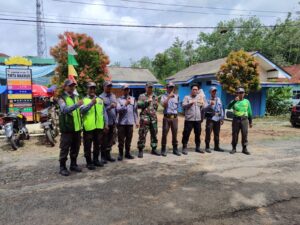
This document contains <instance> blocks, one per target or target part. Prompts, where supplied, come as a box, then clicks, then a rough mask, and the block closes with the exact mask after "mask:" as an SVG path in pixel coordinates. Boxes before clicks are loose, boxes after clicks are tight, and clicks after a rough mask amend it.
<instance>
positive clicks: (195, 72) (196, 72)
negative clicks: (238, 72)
mask: <svg viewBox="0 0 300 225" xmlns="http://www.w3.org/2000/svg"><path fill="white" fill-rule="evenodd" d="M225 61H226V58H222V59H216V60H213V61H209V62H204V63H197V64H195V65H192V66H190V67H188V68H186V69H184V70H181V71H179V72H178V73H176V74H174V75H173V76H171V77H168V78H167V80H171V79H172V81H173V82H179V81H187V80H189V79H191V78H192V77H193V76H201V75H209V74H215V73H217V72H218V70H219V69H220V66H221V65H222V64H223V63H225Z"/></svg>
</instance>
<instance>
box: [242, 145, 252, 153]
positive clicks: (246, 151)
mask: <svg viewBox="0 0 300 225" xmlns="http://www.w3.org/2000/svg"><path fill="white" fill-rule="evenodd" d="M242 153H244V154H245V155H250V152H249V151H248V149H247V146H243V151H242Z"/></svg>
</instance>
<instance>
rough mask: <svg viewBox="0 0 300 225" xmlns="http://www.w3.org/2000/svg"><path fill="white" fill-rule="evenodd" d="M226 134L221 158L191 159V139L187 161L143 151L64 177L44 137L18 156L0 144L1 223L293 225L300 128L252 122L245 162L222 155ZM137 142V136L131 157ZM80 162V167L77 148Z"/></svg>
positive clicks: (297, 210) (299, 213) (299, 211)
mask: <svg viewBox="0 0 300 225" xmlns="http://www.w3.org/2000/svg"><path fill="white" fill-rule="evenodd" d="M160 121H161V116H160ZM182 124H183V119H182V118H180V126H179V127H180V131H179V135H178V137H179V140H180V139H181V134H182V127H183V125H182ZM159 125H161V123H159ZM202 128H204V125H202ZM230 135H231V131H230V123H229V122H226V123H225V125H224V126H223V127H222V134H221V136H222V139H221V141H222V147H223V148H224V149H225V150H226V151H225V152H224V153H219V152H213V153H212V154H207V153H206V154H198V153H195V152H194V145H193V137H191V140H190V143H191V145H190V149H189V150H190V152H189V154H188V155H187V156H180V157H177V156H174V155H172V154H171V153H169V154H168V157H166V158H164V157H155V156H152V155H150V154H148V153H146V154H145V156H144V158H143V159H134V160H125V161H123V162H121V163H120V162H117V163H110V164H108V165H106V166H105V167H104V168H100V169H97V170H96V171H88V170H87V169H85V168H84V169H83V172H82V173H80V174H74V173H72V174H71V176H69V177H61V176H60V175H58V161H57V157H58V152H59V149H58V147H57V146H56V147H54V148H51V147H49V146H47V144H46V143H45V142H44V139H43V138H34V139H32V140H30V141H28V142H27V143H26V145H25V146H24V147H23V148H20V149H19V150H18V151H11V150H10V147H9V146H8V145H7V144H6V143H5V142H4V140H1V143H0V144H1V147H0V206H1V207H0V224H5V225H10V224H14V225H15V224H28V225H29V224H30V225H34V224H39V225H40V224H43V225H48V224H85V225H89V224H91V225H95V224H114V225H119V224H163V225H165V224H170V225H176V224H186V225H190V224H195V225H200V224H201V225H202V224H218V225H219V224H226V225H227V224H228V225H229V224H276V225H277V224H282V225H287V224H289V225H296V224H297V225H299V224H300V185H299V184H300V141H299V136H300V129H295V128H291V127H290V125H289V123H288V122H285V121H281V122H277V121H274V122H270V121H269V120H268V121H267V122H265V121H264V120H259V121H257V123H255V126H254V128H253V129H251V130H250V135H249V140H250V146H249V149H250V151H251V153H252V154H251V155H250V156H246V155H244V154H241V153H237V154H235V155H230V154H229V153H228V152H229V151H230V150H231V147H230V141H231V140H230ZM160 136H161V127H160V128H159V138H160ZM192 136H193V135H192ZM203 137H204V135H203V134H202V139H203ZM168 139H169V140H168V141H170V137H169V138H168ZM136 140H137V132H136V131H135V134H134V141H133V146H132V148H133V151H134V154H136ZM159 140H160V139H159ZM148 145H149V144H148ZM147 150H149V148H148V149H147ZM240 150H241V149H240V148H239V149H238V151H240ZM114 154H116V148H114ZM79 163H80V165H81V166H82V167H84V160H83V155H82V149H81V152H80V156H79Z"/></svg>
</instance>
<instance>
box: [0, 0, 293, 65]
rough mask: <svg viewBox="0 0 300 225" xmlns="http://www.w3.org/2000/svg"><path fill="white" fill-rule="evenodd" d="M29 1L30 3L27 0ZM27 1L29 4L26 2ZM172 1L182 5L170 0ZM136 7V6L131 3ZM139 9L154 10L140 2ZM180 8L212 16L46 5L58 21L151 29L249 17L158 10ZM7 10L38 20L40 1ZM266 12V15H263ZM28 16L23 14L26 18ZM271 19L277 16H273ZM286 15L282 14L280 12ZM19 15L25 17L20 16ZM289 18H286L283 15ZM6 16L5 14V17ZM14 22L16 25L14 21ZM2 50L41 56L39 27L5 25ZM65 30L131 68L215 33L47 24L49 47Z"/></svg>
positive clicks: (245, 1) (261, 4) (244, 3)
mask: <svg viewBox="0 0 300 225" xmlns="http://www.w3.org/2000/svg"><path fill="white" fill-rule="evenodd" d="M297 1H298V0H289V1H288V2H287V1H280V0H276V1H275V0H274V1H272V4H271V5H270V1H268V0H264V1H262V0H251V1H249V0H239V1H235V0H228V1H219V0H203V1H201V2H199V1H186V2H185V3H184V2H183V1H182V2H183V3H182V4H189V5H201V6H214V7H225V8H235V9H256V10H277V11H278V10H279V11H290V10H295V7H296V6H297ZM23 2H25V1H23ZM27 2H28V3H27ZM90 2H94V3H106V4H108V2H107V1H99V0H98V1H90ZM168 3H171V4H172V3H177V4H179V2H178V1H175V0H169V1H168ZM111 4H121V3H120V2H119V1H117V0H115V1H112V3H111ZM131 5H133V4H131ZM138 6H139V7H149V8H150V7H151V8H154V7H155V6H150V5H143V4H139V5H138ZM158 8H167V9H171V8H172V9H176V10H185V11H187V10H190V11H199V12H205V13H207V12H209V13H210V14H209V15H203V14H189V13H174V12H159V11H157V12H154V11H142V10H129V9H116V8H109V7H106V6H99V5H97V6H95V5H79V4H70V3H59V2H56V1H51V0H47V1H44V13H45V15H51V18H52V19H53V18H57V17H58V18H59V20H63V21H66V20H68V21H82V22H103V23H114V24H136V25H138V24H147V25H153V24H156V25H165V24H168V25H174V26H175V25H176V26H215V25H216V24H217V23H218V22H219V21H221V20H228V19H230V18H234V17H235V16H225V15H217V14H216V13H232V14H248V12H239V11H224V10H217V11H216V10H214V11H213V10H209V9H197V8H183V7H164V6H161V7H158ZM3 11H6V12H9V11H10V12H26V13H28V12H30V13H32V14H26V15H27V16H30V17H34V13H35V1H26V4H20V1H19V0H10V1H5V2H3V3H2V2H1V9H0V13H2V12H3ZM260 14H267V13H260ZM23 15H24V14H23ZM271 15H272V14H271ZM280 15H281V14H280ZM14 16H20V15H18V14H15V15H14ZM282 16H283V18H284V15H282ZM0 17H3V16H0ZM275 21H276V18H272V17H271V18H268V17H266V18H262V22H264V23H266V24H273V23H275ZM14 23H15V22H14ZM0 26H1V33H2V34H6V35H0V52H4V53H7V54H9V55H35V54H36V30H35V26H34V24H31V25H26V26H20V25H15V24H7V23H6V22H1V25H0ZM65 30H69V31H74V32H81V33H87V34H88V35H90V36H92V37H93V38H94V39H95V41H96V42H97V43H98V44H100V45H101V46H102V48H103V49H104V51H105V52H106V53H107V54H108V55H109V57H110V59H111V62H115V61H120V62H121V64H122V65H128V64H129V59H133V60H138V59H139V58H141V57H142V56H149V57H154V55H155V54H157V53H158V52H160V51H163V50H164V49H166V48H168V47H169V46H170V45H171V44H172V42H173V41H174V39H175V37H177V36H178V37H179V38H180V39H182V40H191V39H193V40H195V39H196V38H197V34H198V33H199V32H200V31H205V32H210V31H211V30H192V29H189V30H187V29H180V30H179V29H174V30H173V29H140V28H118V27H87V26H71V25H46V36H47V45H48V48H49V47H51V46H54V45H55V44H56V43H57V41H58V38H57V35H58V34H60V33H63V32H64V31H65Z"/></svg>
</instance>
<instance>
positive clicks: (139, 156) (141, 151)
mask: <svg viewBox="0 0 300 225" xmlns="http://www.w3.org/2000/svg"><path fill="white" fill-rule="evenodd" d="M138 158H143V150H139V154H138Z"/></svg>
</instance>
